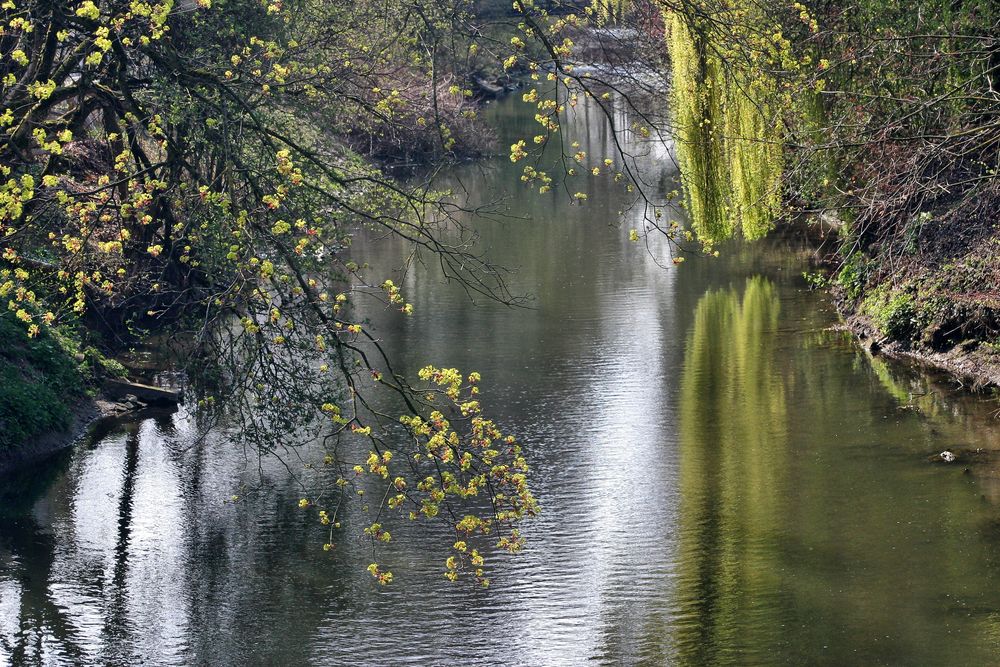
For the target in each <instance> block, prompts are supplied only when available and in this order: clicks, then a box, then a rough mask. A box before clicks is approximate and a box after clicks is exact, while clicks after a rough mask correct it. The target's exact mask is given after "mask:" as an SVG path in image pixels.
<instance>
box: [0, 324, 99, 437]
mask: <svg viewBox="0 0 1000 667" xmlns="http://www.w3.org/2000/svg"><path fill="white" fill-rule="evenodd" d="M87 377H88V373H87V371H86V364H83V367H81V364H79V363H78V362H77V359H76V356H75V353H74V351H73V345H72V343H71V342H70V341H69V340H67V339H65V338H64V337H62V336H60V335H59V334H56V333H54V332H51V331H47V330H43V331H42V332H41V333H40V334H39V336H38V337H37V338H29V337H28V335H27V332H26V331H25V328H24V325H22V324H21V323H19V322H17V321H16V320H15V319H14V318H13V317H12V316H11V314H10V313H8V312H4V313H2V314H0V452H3V451H8V450H10V449H12V448H15V447H17V446H19V445H21V444H22V443H24V442H26V441H28V440H30V439H31V438H33V437H36V436H39V435H41V434H43V433H46V432H48V431H53V430H58V429H62V428H66V427H68V426H69V423H70V418H71V413H70V406H71V405H72V404H73V403H74V402H76V401H77V400H79V399H80V398H81V397H82V396H83V395H84V392H85V390H86V386H87V383H86V378H87Z"/></svg>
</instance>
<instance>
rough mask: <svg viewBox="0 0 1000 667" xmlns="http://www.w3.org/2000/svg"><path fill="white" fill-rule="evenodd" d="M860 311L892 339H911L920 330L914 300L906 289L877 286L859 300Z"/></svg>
mask: <svg viewBox="0 0 1000 667" xmlns="http://www.w3.org/2000/svg"><path fill="white" fill-rule="evenodd" d="M861 312H862V313H863V314H865V315H867V316H868V317H870V318H871V319H872V322H874V323H875V326H877V327H878V328H879V330H880V331H881V332H882V333H883V334H885V335H886V336H888V337H889V338H892V339H893V340H898V341H912V340H913V339H914V338H915V337H916V335H917V333H918V332H919V330H920V322H919V317H918V315H919V313H918V310H917V305H916V301H915V300H914V298H913V295H912V294H910V293H909V292H908V291H904V290H892V289H889V288H888V287H885V286H882V287H879V288H878V289H875V290H873V291H872V292H870V293H869V294H868V295H867V296H866V297H865V298H864V300H863V301H862V302H861Z"/></svg>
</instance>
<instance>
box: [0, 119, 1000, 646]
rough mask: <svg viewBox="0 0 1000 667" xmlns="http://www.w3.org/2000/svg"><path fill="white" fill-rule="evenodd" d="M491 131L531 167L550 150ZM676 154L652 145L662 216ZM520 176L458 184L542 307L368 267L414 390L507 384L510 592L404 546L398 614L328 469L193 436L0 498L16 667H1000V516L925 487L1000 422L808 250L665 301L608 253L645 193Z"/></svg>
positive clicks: (953, 473) (646, 261) (430, 543)
mask: <svg viewBox="0 0 1000 667" xmlns="http://www.w3.org/2000/svg"><path fill="white" fill-rule="evenodd" d="M494 113H495V115H496V118H497V121H498V123H499V125H500V128H501V134H503V135H504V136H505V137H507V136H510V135H513V134H517V133H524V132H527V131H529V130H530V129H531V125H532V123H533V122H534V121H533V120H532V119H531V114H530V113H525V111H524V110H523V108H520V107H519V105H517V104H515V103H513V102H512V101H508V102H505V103H503V104H502V105H501V106H499V107H498V108H497V109H496V110H495V112H494ZM622 122H623V126H627V124H628V123H627V119H623V121H622ZM575 123H576V124H575V125H573V126H572V128H571V131H572V132H573V133H575V136H576V137H578V138H580V140H581V144H582V145H583V147H585V148H587V150H588V151H590V152H593V153H599V152H600V150H601V147H602V146H605V145H607V143H608V141H609V140H610V139H609V135H608V133H607V129H606V128H604V126H603V122H602V121H601V119H600V118H599V117H598V116H597V115H592V116H591V118H590V120H589V121H587V120H586V119H585V118H583V117H580V118H578V119H577V120H576V121H575ZM588 123H589V124H588ZM567 128H569V126H567ZM602 128H603V129H602ZM664 151H666V148H665V147H663V146H660V145H650V146H636V152H637V153H639V154H642V155H645V157H644V158H642V160H645V162H643V163H642V164H643V169H645V170H647V173H648V174H649V178H650V180H651V181H654V182H660V183H662V184H663V185H662V187H663V188H664V189H665V190H666V189H673V187H674V183H673V181H672V179H673V178H674V176H675V174H674V173H673V171H672V168H671V166H670V162H669V161H668V160H665V159H663V158H664ZM519 171H520V169H519V167H518V166H517V165H511V164H510V163H509V161H506V160H501V161H499V162H498V163H496V164H493V165H490V166H489V168H484V169H479V168H473V167H470V168H469V169H468V170H466V171H463V173H462V174H461V185H462V187H464V188H465V190H466V191H468V192H469V193H470V195H473V196H474V197H479V198H481V199H485V198H492V197H494V196H495V195H496V193H498V192H501V193H503V192H507V193H508V195H509V196H508V197H507V198H505V199H504V200H503V203H502V205H501V208H502V209H503V212H505V213H507V214H509V217H508V218H507V219H506V221H504V222H488V223H487V222H483V221H480V222H478V223H476V224H477V229H478V231H479V232H480V234H481V237H482V240H483V244H484V246H485V247H487V248H489V249H490V251H491V253H492V255H493V257H494V258H495V259H496V260H497V261H498V262H499V263H501V264H505V265H508V266H512V267H515V268H516V269H517V271H516V273H515V274H513V287H514V288H515V289H516V290H519V291H521V292H524V293H529V294H532V295H534V300H533V301H532V303H531V307H530V308H526V309H509V308H506V307H503V306H499V305H497V304H490V303H480V304H477V305H470V304H469V302H468V300H467V299H466V297H465V295H464V293H463V292H462V291H461V290H460V289H458V288H456V287H455V286H449V285H447V284H445V283H444V282H443V280H442V278H441V275H440V273H439V272H437V271H436V270H435V268H434V266H433V265H421V264H414V265H412V266H411V267H410V270H409V271H407V272H405V273H399V272H396V271H397V270H398V269H399V267H400V266H402V264H403V263H404V262H405V259H406V257H407V249H406V248H405V247H403V246H401V245H398V244H395V243H394V242H392V241H391V240H388V241H377V240H376V239H373V238H364V237H362V238H358V239H357V244H356V247H358V248H359V249H360V252H361V253H363V254H364V255H365V256H367V257H369V258H370V260H371V262H372V264H373V267H375V268H373V269H372V270H373V271H377V272H379V273H378V274H377V275H374V276H372V277H373V278H379V279H384V278H393V279H394V280H396V282H397V284H400V285H402V286H403V289H404V294H405V295H406V298H407V300H408V301H410V302H412V303H413V304H414V306H415V313H414V315H413V317H411V318H406V317H403V316H401V315H399V314H398V313H395V312H394V311H385V310H381V309H372V310H371V311H370V312H367V313H365V314H366V315H368V316H369V317H370V318H371V319H372V320H373V321H374V322H375V324H376V325H377V327H378V330H379V331H381V332H383V334H384V336H385V339H386V341H387V344H388V345H389V347H390V351H391V353H392V354H393V355H394V356H395V357H396V358H398V359H401V360H403V361H402V367H401V368H400V370H401V371H403V372H406V373H410V374H412V373H414V372H415V371H416V370H417V369H418V368H419V367H420V366H422V365H424V364H425V363H435V364H438V365H447V366H456V367H460V368H463V369H470V370H471V369H476V370H479V371H481V372H482V374H483V376H484V391H485V395H484V397H483V400H484V405H486V406H488V407H489V409H490V411H491V414H493V415H495V416H496V418H497V419H498V420H499V421H500V422H501V423H503V424H504V425H505V426H507V427H509V428H510V429H512V430H514V431H515V432H516V434H517V435H518V436H519V438H520V439H521V440H522V441H524V442H525V443H526V445H527V446H528V447H529V449H530V456H531V460H532V463H533V472H532V483H533V486H534V489H535V491H536V493H537V494H538V496H539V497H540V499H541V502H542V505H543V514H542V515H541V516H540V517H539V518H538V519H537V520H534V521H532V522H531V523H530V524H529V525H528V526H527V536H528V539H529V548H528V550H527V552H526V553H524V554H523V555H522V556H521V557H519V558H517V559H514V560H509V561H498V562H497V564H496V565H495V568H494V570H493V571H491V572H490V576H491V579H492V580H493V586H492V587H491V588H490V589H488V590H485V591H484V590H479V589H475V590H473V589H470V588H468V587H464V586H455V585H452V584H450V583H449V582H447V581H446V580H445V579H444V577H443V576H442V573H443V569H444V568H443V561H444V558H445V557H446V556H447V555H448V549H447V544H448V542H447V541H446V540H444V539H443V537H444V536H442V535H439V534H427V533H426V532H424V531H422V530H420V529H419V528H415V527H413V526H411V525H409V524H404V525H401V526H400V527H399V529H398V530H394V531H393V535H394V540H393V543H392V544H390V545H389V546H390V548H389V549H388V551H387V552H386V553H385V554H384V557H383V558H382V560H383V561H384V562H385V563H386V564H387V566H388V567H389V568H390V569H391V570H392V571H393V572H394V573H395V574H396V582H395V583H394V584H393V586H391V587H389V588H388V589H380V588H378V587H377V586H374V585H373V584H372V582H371V577H370V576H369V575H368V574H367V572H365V569H364V568H365V565H366V564H367V563H368V562H370V561H369V554H368V553H366V551H365V550H364V549H363V548H362V545H361V543H360V542H359V541H358V540H357V538H356V537H355V536H356V535H357V533H358V525H359V524H363V523H364V519H365V517H364V516H363V515H361V514H360V512H359V511H358V510H357V508H354V509H352V510H351V511H350V512H348V513H347V514H346V515H345V517H344V523H345V530H344V531H342V532H341V533H339V534H338V535H336V536H335V542H336V543H337V546H336V547H335V548H334V549H333V550H332V551H330V552H324V551H322V550H321V548H320V546H319V545H321V544H322V543H323V542H325V541H326V535H325V534H324V533H323V532H322V530H321V527H319V526H318V525H316V524H315V522H314V521H312V520H310V518H308V517H307V516H305V515H304V514H303V513H302V512H299V511H298V510H297V508H296V501H297V499H298V498H299V497H301V493H302V492H301V487H300V482H299V478H300V477H301V476H303V475H307V474H309V475H322V474H324V473H323V472H322V471H321V470H320V471H306V470H305V469H303V463H304V462H309V461H314V460H317V459H318V458H320V457H321V456H322V454H321V453H320V450H318V449H317V450H311V449H309V448H308V447H306V448H304V449H303V450H301V451H300V454H301V456H302V460H301V461H297V460H290V461H288V462H287V463H288V467H286V466H285V465H284V464H282V463H281V462H278V461H275V460H274V459H264V460H262V461H258V460H257V459H256V458H255V457H254V456H253V455H252V453H250V452H245V451H244V450H243V449H241V448H240V447H238V446H236V445H234V439H233V438H231V437H230V434H229V433H227V432H226V431H225V429H217V430H213V431H212V432H210V433H209V434H208V436H207V437H206V438H204V439H203V438H202V437H201V436H202V434H201V432H200V430H199V428H198V426H199V425H198V423H197V422H196V420H195V418H194V417H193V416H192V415H191V414H189V413H188V412H186V411H184V410H182V411H180V412H179V413H178V414H176V415H172V416H163V417H160V418H158V419H147V420H142V421H140V422H137V423H133V424H126V425H125V426H124V427H122V428H120V429H117V430H113V431H111V432H110V433H107V434H105V435H104V436H103V437H101V438H100V439H99V440H98V441H97V442H95V443H93V444H92V446H88V447H81V448H80V449H78V450H77V451H75V452H73V453H72V454H71V455H70V456H67V457H64V458H62V459H61V460H59V461H56V462H54V463H53V465H52V466H50V467H46V468H42V469H39V470H35V471H31V473H30V474H26V475H23V476H21V477H18V478H15V479H6V480H0V663H7V662H13V663H15V664H57V665H58V664H108V665H130V664H136V663H142V662H145V663H148V664H157V665H159V664H163V665H170V664H177V665H186V664H212V665H245V664H320V665H343V664H451V663H469V664H493V665H518V664H525V665H576V664H580V663H581V662H584V661H587V660H592V661H596V662H599V663H605V664H651V665H660V664H682V665H724V664H733V665H747V664H782V663H790V664H836V665H839V664H942V665H944V664H955V663H956V662H965V663H967V664H989V663H991V662H993V661H994V660H993V656H994V651H995V650H996V649H997V648H998V646H997V642H998V637H1000V632H998V627H1000V626H998V623H997V621H998V620H1000V618H998V615H997V614H998V611H1000V586H998V585H997V584H1000V581H998V576H997V575H998V572H997V568H998V562H997V556H996V554H998V553H1000V529H998V527H997V526H998V522H997V510H996V507H995V505H992V504H990V503H989V502H987V501H985V500H984V499H983V498H982V496H983V495H984V493H985V489H984V486H983V485H982V484H981V482H980V481H979V478H977V477H974V476H965V475H963V474H962V470H961V468H942V467H937V468H935V467H933V466H930V465H929V464H927V463H926V461H925V457H926V455H927V454H928V453H930V452H933V451H939V450H940V443H941V442H947V443H949V444H952V443H956V442H962V443H969V444H972V443H971V440H970V439H971V438H975V439H977V441H982V442H984V443H987V442H993V443H995V442H996V437H997V431H996V427H995V425H994V423H993V422H990V421H989V420H988V410H985V409H983V408H982V406H981V405H980V404H978V403H977V402H975V401H969V400H967V399H963V398H961V397H958V396H955V397H954V398H952V399H949V400H947V401H945V400H943V399H942V398H940V397H938V398H935V397H934V395H933V394H931V393H930V392H927V391H925V390H923V389H921V386H923V385H921V381H920V380H919V379H913V378H910V379H907V378H901V377H897V376H896V375H895V374H894V372H893V371H891V370H887V369H882V368H880V367H878V366H874V367H873V366H872V364H871V363H870V361H869V360H868V359H867V358H866V357H865V356H864V355H863V354H862V353H860V352H859V351H858V350H857V349H856V347H855V346H853V344H851V342H850V341H849V339H848V338H846V337H844V336H843V335H841V334H839V333H834V332H830V331H828V327H829V326H830V325H831V324H832V323H833V322H834V321H835V316H834V314H833V309H832V307H831V306H830V304H828V303H827V302H826V301H825V300H824V299H823V298H822V297H821V296H820V295H817V294H815V293H810V292H807V291H806V290H805V289H804V287H805V286H804V284H803V281H802V279H801V277H800V275H801V272H802V270H803V269H804V268H805V263H804V260H803V257H802V255H801V254H800V253H799V252H798V248H799V246H797V245H795V244H794V243H792V242H791V241H788V240H787V239H775V240H774V242H766V243H761V244H756V245H739V244H736V245H733V246H730V247H726V248H723V249H722V250H723V255H722V257H721V258H720V259H718V260H711V261H708V260H706V261H690V262H687V263H686V264H685V265H684V266H683V267H682V269H681V270H664V269H663V268H661V266H660V265H659V263H660V262H661V261H662V260H663V259H664V257H665V249H664V248H662V247H655V246H654V247H653V248H652V249H651V253H650V254H647V253H645V252H644V251H643V249H642V248H641V247H640V246H637V245H635V244H632V243H630V242H629V241H628V229H629V228H630V227H632V226H636V225H637V223H638V220H637V218H636V217H635V216H636V215H638V213H634V212H633V213H628V214H626V215H627V216H632V217H630V218H628V219H627V220H626V221H625V224H624V225H623V226H621V227H619V226H615V225H612V224H609V222H610V221H612V220H613V219H614V217H615V215H616V213H617V211H618V210H619V209H620V208H623V207H624V206H625V204H627V202H628V196H627V194H626V193H624V192H623V191H622V190H621V188H619V187H617V186H615V185H614V184H612V183H610V182H609V181H598V180H595V181H593V190H592V191H591V192H592V193H593V194H592V197H591V200H590V201H589V203H588V205H587V206H579V205H574V204H571V203H570V198H569V197H566V196H560V195H559V193H556V192H553V193H550V195H548V196H526V195H525V194H524V192H523V191H522V190H519V189H517V188H519V187H520V182H519V181H518V175H519ZM454 184H455V182H453V185H454ZM503 207H505V208H503ZM920 377H923V376H920ZM921 393H922V394H923V396H924V397H923V398H919V399H915V398H913V396H915V395H916V394H921ZM909 402H916V403H919V404H920V405H919V407H920V409H900V408H902V407H906V406H907V405H908V404H909ZM925 403H926V405H925ZM970 433H973V434H975V435H973V436H970V435H968V434H970ZM989 438H992V440H990V439H989ZM234 493H235V494H238V495H239V496H240V500H239V502H236V503H232V502H229V500H230V498H231V496H232V495H233V494H234ZM369 522H370V520H369ZM955 656H960V658H958V659H956V658H955Z"/></svg>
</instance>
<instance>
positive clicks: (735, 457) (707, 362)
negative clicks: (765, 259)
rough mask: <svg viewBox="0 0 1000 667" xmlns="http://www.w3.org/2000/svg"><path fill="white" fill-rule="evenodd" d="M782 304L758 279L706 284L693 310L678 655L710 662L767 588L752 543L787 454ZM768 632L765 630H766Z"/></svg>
mask: <svg viewBox="0 0 1000 667" xmlns="http://www.w3.org/2000/svg"><path fill="white" fill-rule="evenodd" d="M780 309H781V306H780V302H779V300H778V297H777V291H776V289H775V287H774V284H773V283H771V282H770V281H769V280H767V279H765V278H761V277H755V278H751V279H749V280H748V281H747V283H746V286H745V289H744V290H743V294H742V295H741V294H740V293H739V292H738V291H737V290H736V289H733V288H730V289H721V290H714V291H710V292H708V293H707V294H705V296H704V297H702V299H701V301H700V302H699V304H698V307H697V309H696V311H695V319H694V328H693V330H692V332H691V333H690V335H689V336H688V339H687V346H686V353H685V358H684V373H683V378H682V382H681V410H680V423H681V429H680V435H681V457H682V469H681V493H682V498H683V499H684V500H683V501H682V522H683V528H684V533H685V535H687V536H691V537H697V540H691V539H688V540H683V541H682V543H681V549H680V563H681V568H682V570H683V572H684V574H683V579H682V580H683V581H684V583H685V585H686V587H688V590H685V591H684V593H683V598H684V599H686V600H691V601H692V602H693V603H694V605H693V607H694V608H693V609H692V610H691V612H692V613H690V614H689V615H687V617H682V618H681V619H680V622H679V623H678V625H677V634H676V636H677V641H678V645H679V647H680V649H681V653H682V655H683V656H684V657H685V658H686V659H687V660H688V661H691V662H695V663H704V664H709V663H711V662H713V661H714V660H715V659H716V658H717V656H715V655H713V654H715V653H716V652H717V651H719V650H720V647H724V646H732V645H735V644H736V643H737V640H738V636H737V633H739V632H740V631H741V629H740V626H739V623H738V622H737V621H738V615H739V613H740V610H741V609H742V608H743V607H745V605H746V604H747V603H748V602H750V601H752V600H754V599H756V598H758V597H761V596H763V595H765V594H766V592H767V591H768V590H773V589H774V588H775V586H776V585H777V581H776V577H777V576H778V575H777V573H776V572H774V570H772V569H770V568H767V567H762V565H763V564H762V563H760V562H755V559H754V555H753V553H752V550H753V549H754V546H755V544H754V543H755V541H756V540H758V539H759V536H760V535H766V534H767V532H768V526H769V524H770V523H771V521H772V520H773V517H774V516H775V515H776V513H777V512H778V511H779V509H780V505H779V498H778V497H777V494H776V491H777V485H776V480H775V476H776V475H778V474H780V471H781V467H780V466H778V465H775V463H776V461H780V460H782V459H783V458H784V457H785V455H786V453H787V452H786V448H787V442H786V439H785V437H784V433H783V432H782V429H783V427H784V424H785V421H786V418H785V417H786V409H787V408H786V402H785V392H784V387H783V386H782V383H781V379H780V377H779V376H778V375H777V374H776V373H775V369H774V355H775V350H774V345H773V339H774V332H775V330H776V329H777V324H778V314H779V312H780ZM762 630H765V631H767V630H768V629H767V628H762Z"/></svg>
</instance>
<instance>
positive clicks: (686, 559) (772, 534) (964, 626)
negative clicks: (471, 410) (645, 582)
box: [655, 277, 1000, 665]
mask: <svg viewBox="0 0 1000 667" xmlns="http://www.w3.org/2000/svg"><path fill="white" fill-rule="evenodd" d="M787 299H788V295H787V294H786V293H785V292H783V291H782V290H779V289H778V288H777V287H776V285H775V284H774V283H773V282H772V281H770V280H768V279H766V278H762V277H753V278H749V279H747V280H746V281H745V283H743V284H742V285H739V286H738V287H733V286H731V287H726V288H721V289H714V290H710V291H708V292H706V293H705V294H704V295H703V296H702V297H701V299H700V301H699V302H698V305H697V307H696V308H695V315H694V320H693V323H692V327H691V329H690V331H689V334H688V336H687V339H686V352H685V357H684V366H683V370H682V377H681V387H680V394H679V400H680V405H679V419H680V424H679V435H680V445H679V453H680V457H681V462H680V466H681V468H680V485H681V490H682V503H681V517H680V527H679V529H680V533H681V535H680V541H679V545H678V558H677V562H678V576H677V588H676V589H675V590H674V591H673V593H672V596H673V599H674V604H673V609H674V612H673V614H672V618H671V620H670V621H669V623H668V624H667V625H666V626H665V627H664V626H661V625H659V624H655V625H656V626H657V632H662V636H661V641H669V643H670V644H671V647H672V652H673V653H674V662H676V663H678V664H683V665H721V664H739V665H747V664H921V665H928V664H935V665H936V664H941V665H946V664H970V665H972V664H992V663H993V657H994V656H995V651H996V650H997V649H998V631H997V628H998V620H1000V616H998V614H997V612H996V611H995V610H996V609H998V608H1000V606H998V603H1000V599H998V597H1000V596H998V590H1000V587H998V585H997V584H998V583H1000V581H998V579H1000V577H998V576H997V575H998V570H997V566H998V559H997V553H998V550H997V530H996V526H995V521H991V520H990V516H991V512H990V511H989V510H988V505H986V504H985V503H983V502H982V500H981V496H980V494H979V493H976V490H975V487H972V488H970V486H971V485H972V484H974V483H975V482H974V481H973V480H971V479H970V478H969V477H968V476H963V475H962V471H961V469H959V468H957V467H956V468H954V469H942V468H940V467H935V466H931V465H929V464H927V463H926V461H925V460H924V455H923V452H924V451H926V450H928V449H929V448H933V447H934V446H936V445H937V443H939V442H940V438H941V433H940V432H939V431H937V430H936V429H935V428H933V427H931V426H930V425H929V424H928V422H927V421H926V420H925V419H923V418H922V417H921V415H920V414H918V413H917V412H915V411H911V410H898V409H895V407H893V406H894V405H896V404H897V402H898V400H899V398H901V397H902V395H903V392H902V390H901V389H900V388H899V387H893V389H894V391H892V392H891V393H889V392H887V391H886V387H885V386H884V383H885V377H884V372H883V373H879V369H877V368H876V369H872V368H870V367H869V368H868V369H867V378H866V373H865V372H864V368H863V367H862V369H861V370H862V372H859V367H858V357H857V354H852V353H851V352H850V351H848V350H845V351H844V353H843V354H840V353H838V354H824V355H816V354H815V341H814V340H812V339H813V338H814V337H815V336H812V335H810V332H809V331H796V330H794V328H793V329H791V330H789V327H792V326H793V324H792V323H793V322H794V321H795V320H802V321H805V320H808V319H809V317H808V313H803V312H799V309H800V307H801V304H800V303H798V302H796V301H794V300H793V301H790V302H788V304H790V305H791V311H792V312H789V313H787V314H786V313H781V311H782V306H783V305H786V300H787ZM779 313H781V317H780V319H779ZM803 315H805V317H802V316H803ZM805 326H809V325H808V324H806V325H805ZM866 380H867V382H866ZM666 638H669V639H666ZM958 656H961V657H960V658H959V657H958Z"/></svg>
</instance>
